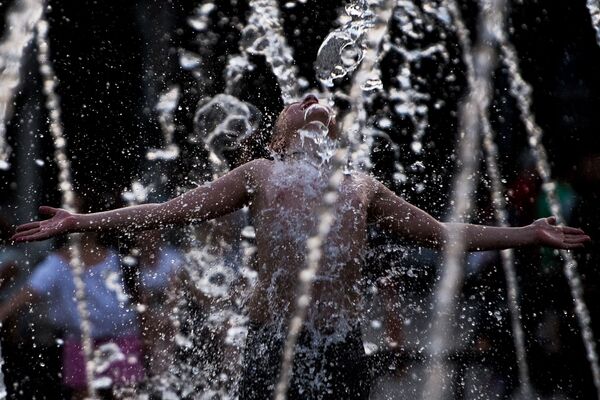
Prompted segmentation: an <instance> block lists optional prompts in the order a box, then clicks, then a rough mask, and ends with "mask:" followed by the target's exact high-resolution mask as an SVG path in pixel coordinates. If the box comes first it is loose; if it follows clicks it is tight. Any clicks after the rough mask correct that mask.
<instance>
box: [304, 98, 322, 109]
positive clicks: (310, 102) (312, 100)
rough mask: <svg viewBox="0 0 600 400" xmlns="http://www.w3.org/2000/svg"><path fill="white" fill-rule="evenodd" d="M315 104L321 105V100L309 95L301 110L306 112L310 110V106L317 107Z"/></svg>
mask: <svg viewBox="0 0 600 400" xmlns="http://www.w3.org/2000/svg"><path fill="white" fill-rule="evenodd" d="M315 104H319V99H317V97H316V96H313V95H308V96H306V98H305V99H304V101H303V102H302V105H301V108H302V109H303V110H306V109H307V108H309V107H310V106H312V105H315Z"/></svg>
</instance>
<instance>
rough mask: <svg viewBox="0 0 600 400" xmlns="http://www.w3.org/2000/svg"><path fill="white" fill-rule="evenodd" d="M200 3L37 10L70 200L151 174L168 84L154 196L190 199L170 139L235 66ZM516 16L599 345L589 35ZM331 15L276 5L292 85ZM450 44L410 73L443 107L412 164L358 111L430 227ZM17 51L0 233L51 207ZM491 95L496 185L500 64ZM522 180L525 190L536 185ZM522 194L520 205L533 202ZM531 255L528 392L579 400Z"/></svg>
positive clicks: (48, 155) (446, 164)
mask: <svg viewBox="0 0 600 400" xmlns="http://www.w3.org/2000/svg"><path fill="white" fill-rule="evenodd" d="M199 3H200V2H194V1H188V2H183V1H145V2H144V1H131V2H117V1H111V0H106V1H87V0H78V1H74V0H62V1H60V2H59V1H50V2H49V6H48V12H47V18H48V21H49V24H50V31H49V40H50V51H51V57H52V62H53V65H54V68H55V72H56V75H57V77H58V80H59V84H58V88H57V92H58V94H59V95H60V97H61V101H62V102H61V105H62V110H63V114H62V117H63V123H64V130H65V135H66V137H67V142H68V152H69V156H70V158H71V160H72V163H73V164H72V167H73V171H74V176H75V181H76V186H77V188H78V189H79V190H80V191H83V192H86V193H91V194H93V195H94V196H95V197H97V198H99V199H102V200H103V201H104V200H106V201H105V203H107V204H118V203H119V193H120V192H121V191H123V189H124V188H126V187H128V186H130V184H131V181H132V179H135V178H139V177H140V176H142V175H143V174H144V173H145V172H146V173H147V171H150V172H151V171H152V168H153V167H152V165H149V164H148V163H147V162H145V161H144V158H145V154H146V151H147V149H148V148H151V147H159V146H160V145H161V143H162V134H161V132H160V129H159V126H158V123H157V118H156V117H157V115H156V112H155V111H154V110H153V105H154V104H155V103H156V100H157V98H158V95H159V94H160V93H162V92H164V91H165V90H166V89H167V88H168V87H169V85H171V84H174V83H177V84H179V85H180V87H181V88H182V99H181V101H180V108H179V109H178V111H177V113H176V123H177V126H178V130H177V132H176V140H177V141H179V142H181V143H182V146H183V151H184V153H183V156H182V159H181V160H179V161H178V162H177V163H175V165H171V166H170V167H169V169H168V170H169V171H171V175H170V176H169V179H170V180H171V182H169V186H170V187H171V188H173V187H176V186H184V187H185V186H189V185H190V182H189V181H187V180H186V176H187V175H188V173H189V172H190V170H193V169H194V168H200V169H202V165H201V164H202V160H203V156H204V153H203V151H202V150H201V149H189V145H185V144H184V142H185V141H184V138H185V136H186V132H189V131H190V130H191V129H192V118H193V114H194V111H195V107H196V103H197V101H198V100H199V99H201V98H203V97H205V96H212V95H215V94H217V93H220V92H222V91H223V90H224V77H223V70H224V66H225V64H226V61H227V55H229V54H235V53H239V44H238V40H239V37H240V27H241V26H243V24H244V23H245V19H246V16H247V12H248V8H247V4H246V2H244V1H242V0H237V1H236V0H233V1H219V2H218V7H217V10H216V11H215V12H213V14H211V15H212V17H213V19H212V23H213V26H212V27H211V28H210V29H209V31H210V32H209V33H208V34H203V35H198V34H197V33H196V32H194V30H193V29H192V28H191V27H190V26H189V25H188V23H187V18H188V17H190V16H191V15H192V14H193V12H194V9H195V7H196V6H198V4H199ZM416 3H417V4H420V3H421V2H420V1H416ZM519 3H520V2H511V6H510V11H509V15H510V19H509V26H510V37H511V40H512V42H513V43H514V44H515V46H516V48H517V51H518V52H519V56H520V62H521V67H522V72H523V75H524V77H525V79H526V80H527V81H528V82H530V83H531V84H532V85H533V89H534V92H533V96H534V102H533V111H534V113H535V115H536V119H537V121H538V122H539V124H540V125H541V127H542V128H543V129H544V133H545V136H544V144H545V145H546V148H547V150H548V153H549V156H550V162H551V165H552V167H553V174H554V175H555V176H556V177H558V178H560V179H561V180H563V181H564V182H568V183H569V184H570V185H571V186H572V188H573V189H574V191H575V192H576V193H577V195H578V196H577V204H576V207H575V210H574V213H573V216H572V218H571V221H570V223H571V224H572V225H575V226H581V227H583V228H584V229H585V230H586V231H587V232H588V233H589V234H590V235H591V236H592V238H593V243H592V245H590V246H588V248H587V249H586V250H584V251H581V252H578V254H577V256H578V258H579V260H580V272H581V274H582V275H583V280H584V283H585V294H586V300H587V304H588V306H589V307H590V309H591V312H592V321H593V325H594V328H595V329H594V330H595V332H597V333H600V324H599V321H600V310H599V309H598V306H597V304H598V301H597V296H598V294H599V291H598V282H600V280H599V278H600V276H599V274H598V270H597V265H598V261H600V254H599V250H600V248H599V247H598V245H597V240H598V238H600V221H599V217H598V214H599V213H598V210H597V204H598V203H597V199H598V195H599V193H600V148H599V146H600V145H599V144H598V143H600V142H599V141H598V140H596V130H597V128H598V126H600V112H598V110H599V107H598V106H599V101H600V86H599V85H600V75H599V74H598V73H597V71H598V67H599V66H600V47H599V46H598V44H597V43H596V41H595V31H594V30H593V27H592V24H591V21H590V16H589V14H588V11H587V8H586V6H585V1H584V0H573V1H527V2H524V3H525V4H519ZM341 4H342V2H341V1H330V0H327V1H322V0H308V1H307V3H306V4H302V3H297V4H296V6H295V7H294V8H291V9H287V8H285V7H282V8H281V10H282V15H283V18H284V28H285V33H286V37H287V39H288V43H289V44H290V45H291V46H292V48H293V51H294V55H295V60H296V62H297V65H298V68H299V71H300V75H302V76H304V77H305V78H307V79H308V81H309V82H310V83H311V86H312V87H313V88H317V87H318V86H317V84H316V81H315V77H314V71H313V63H314V60H315V57H316V53H317V49H318V48H319V46H320V44H321V42H322V40H323V39H324V38H325V36H326V35H327V33H328V32H329V31H330V30H331V29H333V27H334V26H335V19H336V17H337V15H338V12H339V6H340V5H341ZM10 5H11V2H8V1H2V2H0V15H4V14H5V11H6V9H7V7H9V6H10ZM461 6H462V8H463V12H464V15H465V17H466V18H467V22H468V25H469V27H470V28H471V30H472V31H473V28H474V26H475V17H476V15H477V5H476V3H475V2H472V1H462V2H461ZM2 21H4V18H2ZM3 29H6V26H4V27H3ZM392 30H393V29H392ZM449 32H450V33H449V35H448V37H447V38H446V46H447V50H448V53H449V55H450V60H449V61H448V62H446V63H445V64H443V65H438V64H436V63H435V61H436V60H434V61H433V62H432V63H431V64H427V63H424V64H423V65H420V66H419V67H418V68H419V71H420V73H422V75H423V76H425V77H427V79H428V80H427V82H426V83H425V84H424V86H425V87H424V89H425V90H427V91H428V92H429V93H431V94H432V97H433V98H434V99H442V100H444V105H443V106H442V107H441V108H440V109H437V110H434V109H433V108H431V111H430V115H429V124H430V126H429V127H428V129H427V132H426V135H425V140H424V143H425V149H426V150H425V152H424V155H422V156H416V155H415V154H413V153H412V152H411V151H410V149H409V146H408V145H409V144H410V142H411V129H412V125H411V124H410V121H405V120H402V119H401V118H399V117H397V116H394V115H392V114H391V113H390V112H389V107H388V105H387V104H386V102H385V101H384V100H383V99H381V98H378V99H376V101H375V102H374V103H373V106H372V107H371V108H372V109H371V110H370V111H371V114H372V115H376V114H377V113H381V112H383V113H384V114H385V113H386V112H387V114H388V116H389V117H390V118H391V119H392V120H393V121H394V125H393V127H392V128H391V129H389V130H388V132H389V133H390V135H391V136H392V138H393V139H394V141H395V142H396V143H398V144H399V145H400V151H401V162H402V164H403V165H405V166H407V167H408V166H410V165H412V163H413V162H414V161H417V160H421V161H423V162H424V164H425V166H426V168H425V170H424V171H420V170H419V171H417V170H414V171H413V170H411V169H410V168H407V171H408V175H409V180H408V182H407V183H406V184H405V185H397V184H393V183H392V181H391V180H390V173H391V172H390V171H391V162H390V156H389V151H388V149H387V148H386V146H385V145H383V144H381V143H380V144H379V145H378V146H376V151H377V154H374V157H375V160H376V161H377V164H376V166H377V168H375V170H374V174H375V175H377V176H378V177H380V178H381V179H383V180H384V181H385V182H386V183H387V184H389V185H392V186H393V187H394V189H395V190H397V191H398V192H399V193H401V194H402V195H404V196H405V197H406V198H407V199H408V200H409V201H411V202H414V203H415V204H416V205H418V206H421V207H423V208H424V209H426V210H427V211H429V212H431V213H432V214H434V215H436V216H438V217H441V216H443V215H444V214H445V211H446V207H447V204H448V199H449V192H448V191H449V187H450V184H451V181H452V179H451V178H452V175H453V171H454V165H455V161H454V159H453V151H454V147H455V137H456V131H457V121H456V110H457V107H458V103H459V101H460V99H461V97H462V95H463V94H464V88H465V85H464V83H465V79H464V73H463V70H464V68H463V66H462V63H461V62H460V53H459V49H458V44H457V42H456V38H455V37H454V36H453V34H452V32H451V31H449ZM397 33H398V32H396V34H397ZM428 40H430V38H424V39H423V41H424V42H427V41H428ZM412 45H419V43H412ZM181 49H187V50H190V51H193V52H196V53H198V54H200V55H201V56H202V58H203V70H204V72H205V74H206V79H205V80H204V81H203V83H202V84H201V85H200V84H198V83H197V82H196V80H195V79H194V78H193V77H192V76H191V74H190V73H189V71H184V70H183V69H181V68H180V67H179V65H178V55H179V54H180V51H181ZM27 54H28V55H27V56H26V57H25V64H24V68H23V73H24V75H23V83H22V85H21V89H20V93H19V95H18V96H17V97H16V99H15V101H16V106H15V113H14V116H13V118H12V119H11V122H10V125H9V127H8V135H9V136H8V139H9V143H10V144H11V146H12V147H13V149H14V150H15V151H14V152H13V156H12V159H11V164H12V165H13V168H12V169H11V170H9V171H0V207H1V209H2V213H3V214H4V215H7V216H9V218H13V219H16V220H18V221H14V222H23V221H22V220H24V219H28V218H32V217H33V216H34V210H35V207H37V205H38V204H37V203H47V204H54V205H57V204H59V202H60V197H59V194H58V192H57V190H56V184H57V181H56V168H55V165H54V161H53V160H52V155H53V147H52V141H51V137H50V135H49V133H48V131H47V115H46V110H45V108H44V105H43V103H44V102H43V98H42V94H41V79H40V76H39V74H38V72H37V68H38V66H37V62H36V60H35V56H34V55H35V48H34V47H33V46H30V48H29V49H28V51H27ZM251 59H252V61H253V62H254V63H255V64H256V66H257V68H256V69H255V70H254V71H253V72H251V73H249V74H247V75H246V76H245V78H244V80H243V82H242V84H241V86H240V88H239V94H240V95H239V97H240V98H241V99H243V100H245V101H248V102H250V103H252V104H254V105H255V106H257V107H258V108H259V109H260V110H261V111H262V112H263V114H264V119H263V122H262V131H264V132H268V126H269V123H270V122H271V121H272V120H273V118H274V117H275V116H276V115H277V113H278V111H279V110H280V109H281V106H282V103H281V101H280V99H279V90H278V87H277V84H276V80H275V79H274V77H273V75H272V74H271V73H270V71H269V69H268V67H267V66H266V64H265V62H264V60H262V59H261V58H260V57H252V58H251ZM398 65H399V60H398V59H397V58H395V56H393V55H390V56H388V57H386V58H385V59H384V60H383V63H382V70H383V74H384V84H385V85H386V86H388V85H389V84H391V82H392V81H393V76H394V75H395V74H396V73H397V72H396V71H395V69H397V67H398ZM440 71H441V75H440V74H439V72H440ZM450 72H452V73H454V74H455V76H456V80H455V81H453V82H447V81H445V80H443V79H440V77H444V76H446V75H447V74H448V73H450ZM341 85H342V86H343V83H342V84H341ZM494 93H495V98H494V103H493V105H492V109H491V114H492V120H493V123H494V128H495V130H496V131H497V133H498V135H499V140H498V142H499V147H500V154H501V155H500V160H499V161H500V164H501V168H502V174H503V177H504V178H505V179H506V182H507V185H508V186H509V187H511V185H513V186H514V185H516V183H515V182H517V180H518V178H519V176H520V175H522V174H523V171H525V170H526V166H525V164H526V163H524V162H523V159H524V155H523V154H524V153H525V152H526V150H527V140H526V133H525V131H524V129H523V126H522V124H521V123H520V121H519V115H518V112H517V110H516V109H515V104H514V101H513V99H512V98H511V96H510V93H509V89H508V83H507V78H506V74H505V72H504V70H503V67H502V66H500V67H499V68H498V70H497V73H496V75H495V92H494ZM386 110H387V111H386ZM25 136H27V138H25ZM31 143H34V144H33V145H32V144H31ZM31 146H33V147H31ZM190 154H193V157H192V156H190V157H188V158H187V160H186V155H190ZM34 159H41V160H43V161H44V165H43V166H38V165H37V164H35V162H34ZM192 159H193V160H196V161H198V160H200V162H199V163H200V164H198V163H194V162H190V160H192ZM28 163H29V164H28ZM22 168H25V169H27V168H28V169H29V170H30V172H28V173H23V175H19V171H21V169H22ZM481 170H482V171H483V166H482V169H481ZM411 171H412V172H411ZM482 174H483V175H484V177H483V178H482V180H481V181H482V182H481V184H480V187H479V190H478V193H477V199H478V201H477V203H478V205H479V209H480V213H478V214H477V216H476V217H475V220H479V221H485V220H487V219H489V215H490V212H489V205H488V203H489V201H488V198H489V197H488V195H487V194H486V193H485V190H486V182H487V180H486V179H485V174H484V173H483V172H482ZM23 176H24V177H26V178H27V181H26V182H24V181H22V180H21V177H23ZM532 179H533V182H534V183H535V178H532ZM424 180H425V181H427V182H428V183H429V184H428V185H427V186H426V190H425V192H423V193H420V192H419V193H418V192H416V191H415V189H414V184H416V183H418V182H422V181H424ZM536 184H537V183H536ZM535 187H536V188H537V186H535ZM536 190H537V189H536ZM529 197H530V198H531V202H533V201H534V199H535V198H536V197H537V192H536V193H532V194H531V196H529ZM525 203H527V201H525ZM527 206H528V205H527V204H525V205H524V204H518V201H517V202H516V204H513V205H512V207H513V208H512V216H513V223H515V224H526V223H529V222H531V221H530V220H527V219H528V218H531V217H532V215H531V213H527V212H524V211H523V208H527ZM529 206H531V204H529ZM519 207H520V208H519ZM23 209H27V212H23V211H22V210H23ZM19 210H21V211H19ZM540 257H541V256H540V255H539V254H536V253H531V252H521V253H520V254H519V264H518V274H519V281H520V282H519V284H520V286H521V290H522V293H523V298H524V300H523V307H524V310H523V314H524V321H525V328H526V335H527V337H528V356H529V361H530V364H531V373H532V377H533V380H534V384H535V385H536V387H537V389H538V390H539V391H541V392H546V393H551V392H553V391H554V390H555V389H556V388H557V387H559V388H561V389H560V390H561V391H563V392H566V393H568V394H570V395H571V396H573V397H575V398H591V397H592V396H593V393H594V389H593V385H592V382H591V373H590V372H589V367H588V364H587V361H586V359H585V354H584V350H583V346H582V344H581V339H580V337H579V330H578V328H577V323H576V320H575V319H574V316H573V308H572V302H571V300H570V295H569V292H568V287H567V285H566V282H565V280H564V278H563V277H562V273H561V271H560V265H558V266H556V267H555V268H554V269H553V270H552V271H551V272H550V273H547V272H545V273H542V272H540V271H541V269H540V267H539V264H540V259H541V258H540ZM473 285H474V286H473V287H479V286H477V285H484V286H486V287H488V288H490V287H499V288H501V287H503V276H502V273H501V272H500V271H499V270H498V269H494V270H493V271H492V272H490V273H489V274H488V275H486V276H485V277H481V279H480V280H478V281H477V282H476V283H474V284H473ZM468 289H469V288H467V290H468ZM472 290H475V289H472ZM548 304H552V307H554V308H555V309H557V310H559V311H560V312H561V315H562V318H563V320H564V323H563V324H562V325H561V329H562V330H561V339H562V341H561V350H560V351H559V352H558V353H557V354H547V353H545V352H544V350H543V347H542V346H541V345H540V343H537V342H536V341H535V340H534V339H533V337H534V336H535V335H534V333H535V332H536V330H537V329H538V323H539V314H540V313H541V312H542V311H543V310H544V309H545V307H547V306H548ZM499 330H500V332H502V333H503V334H504V336H505V339H506V335H508V327H507V326H503V327H500V328H499ZM504 342H507V343H508V344H505V348H503V347H499V348H498V349H497V354H500V353H502V352H504V351H507V352H508V353H509V356H508V358H509V359H510V357H512V355H511V354H512V353H511V352H512V350H511V349H510V340H508V341H506V340H504ZM498 343H502V340H499V341H498ZM500 358H502V357H500ZM506 364H507V365H508V370H509V377H512V378H510V379H513V380H514V379H515V376H514V375H515V370H514V367H510V364H511V362H510V360H509V361H506ZM513 385H514V382H513Z"/></svg>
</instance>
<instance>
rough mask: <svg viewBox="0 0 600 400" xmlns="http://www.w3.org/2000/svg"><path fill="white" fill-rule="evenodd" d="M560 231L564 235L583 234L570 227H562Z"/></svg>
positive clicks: (577, 229) (579, 230)
mask: <svg viewBox="0 0 600 400" xmlns="http://www.w3.org/2000/svg"><path fill="white" fill-rule="evenodd" d="M562 230H563V232H564V233H580V234H582V233H585V232H584V231H583V230H582V229H579V228H573V227H570V226H563V227H562Z"/></svg>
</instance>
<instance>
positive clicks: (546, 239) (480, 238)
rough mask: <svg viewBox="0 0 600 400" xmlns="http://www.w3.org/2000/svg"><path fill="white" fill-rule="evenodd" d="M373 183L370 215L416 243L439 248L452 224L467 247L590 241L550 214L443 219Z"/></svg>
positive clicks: (567, 244) (562, 244)
mask: <svg viewBox="0 0 600 400" xmlns="http://www.w3.org/2000/svg"><path fill="white" fill-rule="evenodd" d="M374 181H375V180H374ZM374 185H375V189H374V193H373V198H372V200H371V203H370V207H369V217H370V219H371V220H372V221H376V222H378V223H379V224H380V225H381V226H382V227H384V228H385V229H388V230H390V231H392V232H394V233H396V234H398V235H399V236H400V237H401V238H403V239H406V240H409V241H412V242H415V243H416V244H418V245H422V246H426V247H432V248H438V249H439V248H442V247H443V246H444V244H445V243H446V241H447V240H448V237H449V232H450V230H451V229H453V228H454V229H458V230H459V231H458V233H460V235H459V237H464V239H465V242H466V250H467V251H479V250H495V249H506V248H510V247H523V246H534V245H537V246H548V247H554V248H559V249H575V248H580V247H583V246H584V244H585V243H587V242H589V241H590V237H589V236H587V235H586V234H585V233H584V232H583V231H582V230H581V229H578V228H571V227H567V226H556V225H555V223H556V220H555V219H554V218H553V217H550V218H542V219H539V220H537V221H535V222H533V223H532V224H530V225H527V226H523V227H516V228H513V227H508V228H504V227H496V226H485V225H473V224H459V223H443V222H440V221H438V220H436V219H435V218H433V217H432V216H431V215H429V214H428V213H426V212H425V211H423V210H421V209H419V208H418V207H415V206H413V205H412V204H409V203H408V202H406V201H405V200H403V199H401V198H400V197H398V196H396V194H394V193H393V192H392V191H391V190H389V189H388V188H386V187H385V186H384V185H383V184H382V183H380V182H378V181H375V183H374ZM460 230H462V232H460Z"/></svg>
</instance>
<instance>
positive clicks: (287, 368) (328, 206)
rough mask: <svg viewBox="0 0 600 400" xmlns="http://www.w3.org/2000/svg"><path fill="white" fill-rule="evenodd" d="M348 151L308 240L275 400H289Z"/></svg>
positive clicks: (339, 156) (339, 157) (341, 154)
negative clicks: (300, 340)
mask: <svg viewBox="0 0 600 400" xmlns="http://www.w3.org/2000/svg"><path fill="white" fill-rule="evenodd" d="M346 158H347V150H345V149H340V150H338V151H337V153H336V154H335V156H334V158H333V162H332V165H331V167H332V172H331V175H330V177H329V179H328V182H327V187H326V189H325V192H324V193H323V205H322V206H321V210H320V211H319V213H318V221H319V224H318V227H317V233H316V234H315V235H314V236H312V237H310V238H308V240H307V241H306V251H307V255H306V268H304V269H303V270H302V271H300V274H299V278H300V292H299V295H298V297H297V298H296V305H295V306H296V309H295V311H294V313H293V315H292V318H291V319H290V323H289V328H288V333H287V338H286V340H285V343H284V347H283V357H282V363H281V369H280V372H279V380H278V382H277V386H276V387H275V400H285V399H286V398H287V391H288V387H289V383H290V379H291V375H292V366H293V362H294V355H295V347H296V342H297V341H298V336H299V335H300V332H301V330H302V327H303V325H304V320H305V319H306V314H307V311H308V307H309V305H310V303H311V300H312V282H313V280H314V278H315V276H316V275H317V273H318V271H319V267H320V264H321V257H322V252H323V249H322V246H323V243H324V242H325V241H326V240H327V236H328V234H329V231H330V230H331V227H332V225H333V223H334V220H335V213H334V209H335V205H336V201H337V198H338V190H339V187H340V184H341V183H342V179H343V177H344V171H343V168H342V167H343V166H344V165H345V164H346Z"/></svg>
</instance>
